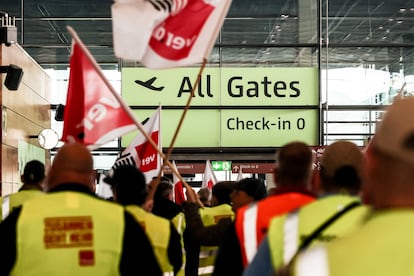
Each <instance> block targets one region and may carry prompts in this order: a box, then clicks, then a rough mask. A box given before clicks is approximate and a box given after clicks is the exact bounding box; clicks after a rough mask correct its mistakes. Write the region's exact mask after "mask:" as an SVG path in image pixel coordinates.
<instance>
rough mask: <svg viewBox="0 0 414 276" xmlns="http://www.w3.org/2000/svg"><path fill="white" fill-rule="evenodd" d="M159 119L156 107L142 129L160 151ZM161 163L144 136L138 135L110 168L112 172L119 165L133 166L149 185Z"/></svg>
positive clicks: (159, 110)
mask: <svg viewBox="0 0 414 276" xmlns="http://www.w3.org/2000/svg"><path fill="white" fill-rule="evenodd" d="M160 117H161V107H158V108H157V110H156V112H155V113H154V114H153V115H152V116H151V118H150V119H149V120H148V121H147V122H146V123H145V124H144V129H145V131H146V132H147V133H148V136H149V137H151V139H152V140H153V141H154V143H155V144H156V145H158V148H159V149H160V150H161V147H162V146H161V145H162V144H161V133H160V132H161V131H160V122H161V120H160ZM161 162H162V158H161V156H160V155H159V153H158V151H157V150H156V149H155V148H154V147H153V146H152V145H151V143H150V142H149V141H148V140H147V139H146V138H145V136H144V135H142V134H141V133H139V134H138V135H137V137H136V138H135V139H134V140H133V141H132V142H131V143H130V144H129V145H128V147H126V148H125V150H124V151H123V152H122V153H121V155H120V156H119V157H118V158H117V160H116V161H115V163H114V165H113V166H112V170H114V169H115V168H116V167H118V166H120V165H125V164H128V165H135V166H136V167H137V168H138V169H140V171H141V172H142V173H143V174H144V175H145V179H146V181H147V183H149V182H150V181H151V180H152V178H153V177H155V176H157V175H158V172H159V170H160V169H161Z"/></svg>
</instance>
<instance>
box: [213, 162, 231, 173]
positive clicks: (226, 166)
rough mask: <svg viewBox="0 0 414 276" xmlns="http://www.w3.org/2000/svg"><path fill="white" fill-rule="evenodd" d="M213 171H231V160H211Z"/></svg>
mask: <svg viewBox="0 0 414 276" xmlns="http://www.w3.org/2000/svg"><path fill="white" fill-rule="evenodd" d="M211 167H212V168H213V171H231V161H211Z"/></svg>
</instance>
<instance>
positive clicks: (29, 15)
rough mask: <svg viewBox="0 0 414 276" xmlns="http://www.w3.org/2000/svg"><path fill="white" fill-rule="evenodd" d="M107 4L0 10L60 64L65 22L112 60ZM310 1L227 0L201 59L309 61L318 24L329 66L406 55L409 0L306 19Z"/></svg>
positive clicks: (336, 0)
mask: <svg viewBox="0 0 414 276" xmlns="http://www.w3.org/2000/svg"><path fill="white" fill-rule="evenodd" d="M21 4H23V5H22V6H21ZM111 4H112V1H108V0H89V1H84V0H44V1H38V0H22V1H16V0H2V1H1V2H0V11H3V12H6V13H8V14H9V15H10V16H15V17H16V18H17V27H18V32H19V34H18V41H19V43H20V44H21V45H22V46H23V47H24V48H25V49H26V50H27V51H28V52H29V54H30V55H32V56H33V58H34V59H35V60H36V61H37V62H39V63H40V64H42V65H44V66H55V65H62V66H66V64H67V62H68V57H69V51H70V38H69V34H68V32H67V31H66V26H67V25H70V26H72V27H73V28H74V29H75V30H76V31H77V32H78V35H79V36H80V38H81V39H82V40H83V41H84V43H85V44H86V45H87V46H88V48H89V49H90V51H91V52H92V54H93V55H94V56H95V58H96V60H97V61H98V63H100V64H118V63H119V60H118V59H117V58H116V57H115V56H114V53H113V49H112V25H111V13H110V11H111V10H110V7H111ZM311 7H313V8H314V9H313V14H315V15H316V13H317V9H316V4H313V5H312V4H311V1H309V0H298V1H293V0H286V1H280V0H255V1H251V0H233V2H232V5H231V8H230V11H229V13H228V15H227V18H226V20H225V22H224V24H223V28H222V30H221V33H220V36H219V39H218V40H217V43H216V46H220V50H219V48H218V47H216V48H215V49H214V50H213V52H212V55H211V57H210V59H209V62H210V63H211V64H230V65H234V64H239V65H240V66H249V65H250V66H251V65H261V66H289V65H296V66H302V65H313V66H315V65H316V64H317V56H316V54H317V49H318V47H317V45H316V43H317V42H318V33H317V27H318V24H321V26H322V28H321V29H322V34H321V35H322V37H323V38H324V39H323V42H324V43H327V42H329V44H328V46H329V47H328V53H329V58H328V59H327V58H326V50H325V49H324V50H323V51H324V52H323V53H322V52H321V58H322V61H325V62H328V63H329V65H330V66H333V67H340V66H361V65H366V64H367V63H371V62H372V63H374V64H375V65H376V67H377V68H389V67H390V66H391V67H392V66H394V65H395V66H397V67H398V64H399V63H400V61H401V60H409V59H411V56H412V55H413V53H412V50H411V49H412V47H413V46H414V1H413V0H387V1H381V0H357V1H355V0H345V1H344V0H332V1H322V5H321V11H322V19H321V21H320V22H318V21H317V20H315V19H313V18H312V16H311V12H310V10H311V9H310V8H311ZM327 35H328V36H329V41H327V40H326V39H325V38H326V36H327ZM289 45H291V46H292V47H291V48H289V47H288V46H289ZM325 46H326V44H324V47H325ZM368 46H374V47H375V49H372V48H369V47H368ZM400 46H404V47H403V48H400ZM393 47H396V48H393Z"/></svg>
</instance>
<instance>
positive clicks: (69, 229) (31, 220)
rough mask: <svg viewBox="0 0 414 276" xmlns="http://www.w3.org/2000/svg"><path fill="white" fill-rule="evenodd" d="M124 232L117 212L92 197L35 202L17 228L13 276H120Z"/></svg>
mask: <svg viewBox="0 0 414 276" xmlns="http://www.w3.org/2000/svg"><path fill="white" fill-rule="evenodd" d="M124 227H125V226H124V209H123V208H122V207H121V206H119V205H116V204H114V203H111V202H108V201H104V200H99V199H96V198H93V197H91V196H90V195H86V194H82V193H77V192H56V193H50V194H47V195H45V196H41V197H37V198H34V199H32V200H30V201H27V202H26V203H25V204H24V205H23V207H22V211H21V213H20V217H19V219H18V222H17V258H16V262H15V266H14V267H13V270H12V273H11V275H59V276H65V275H68V276H69V275H71V276H72V275H77V276H78V275H108V276H109V275H119V274H120V273H119V264H120V257H121V251H122V244H123V233H124ZM39 264H47V265H39Z"/></svg>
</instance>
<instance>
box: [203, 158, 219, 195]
mask: <svg viewBox="0 0 414 276" xmlns="http://www.w3.org/2000/svg"><path fill="white" fill-rule="evenodd" d="M216 183H217V178H216V175H215V174H214V171H213V168H212V167H211V163H210V160H207V161H206V167H205V169H204V175H203V182H202V183H201V188H208V190H209V191H210V192H211V189H212V188H213V186H214V184H216Z"/></svg>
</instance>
